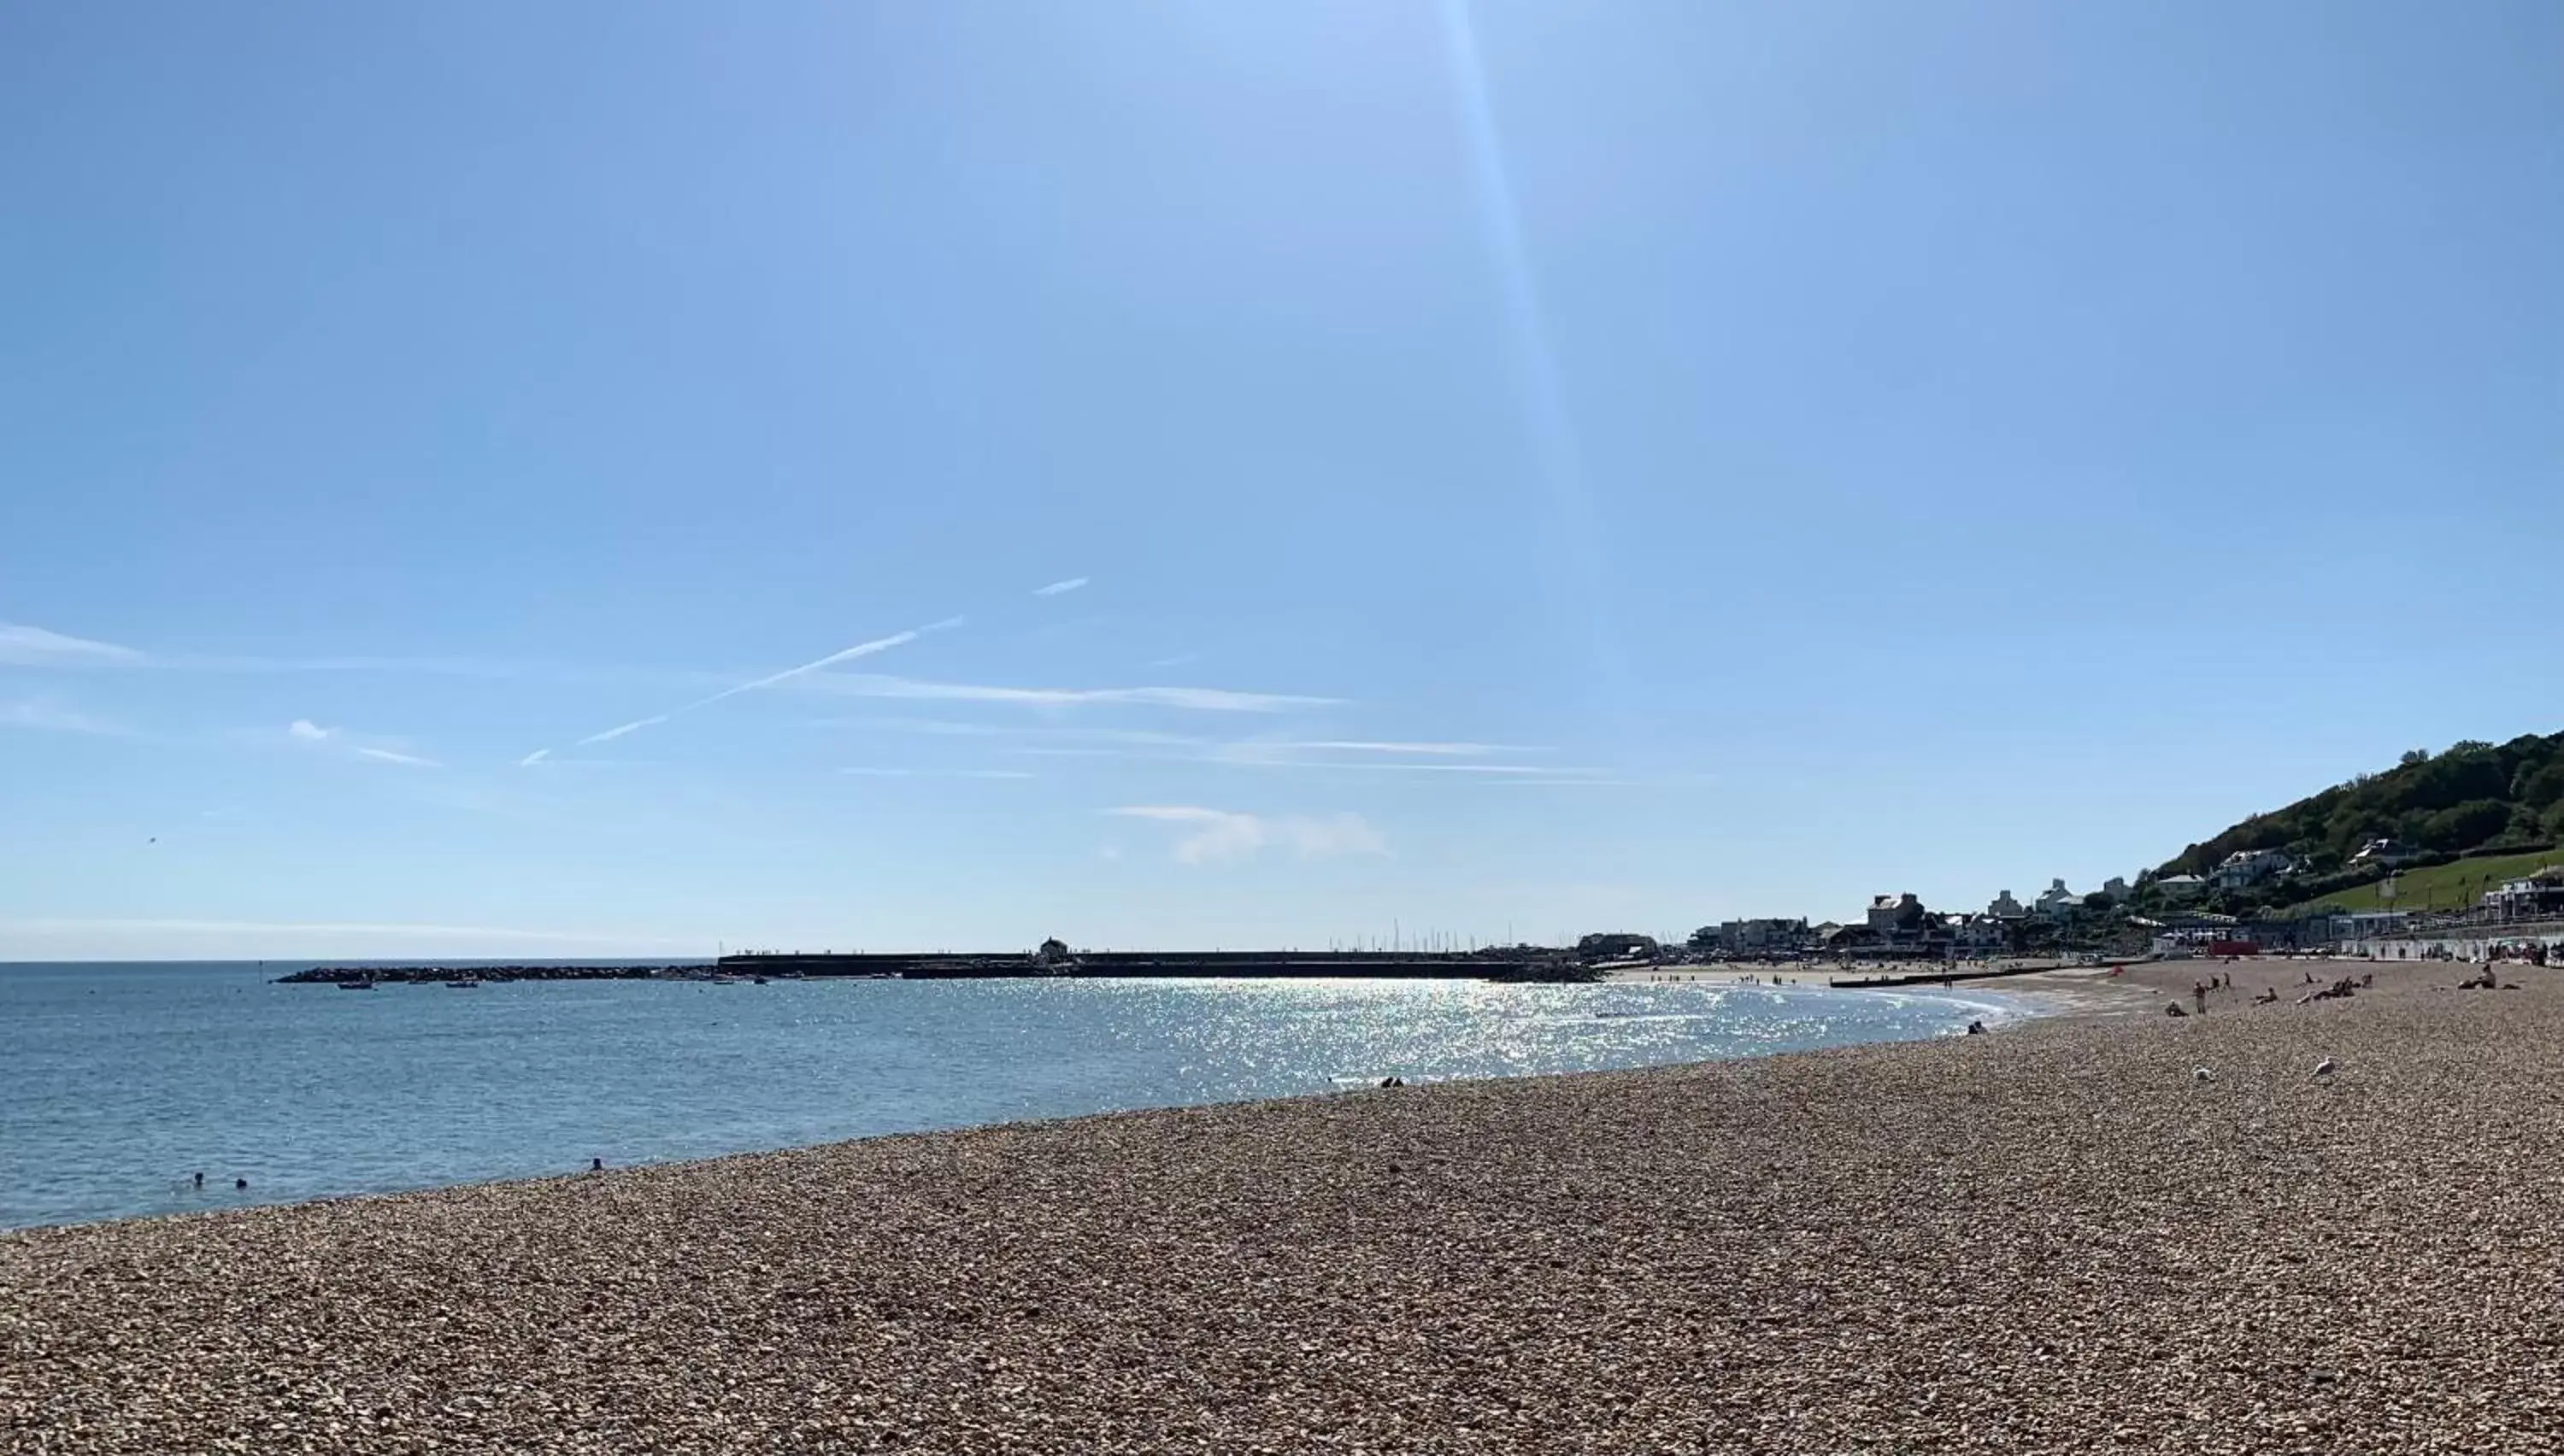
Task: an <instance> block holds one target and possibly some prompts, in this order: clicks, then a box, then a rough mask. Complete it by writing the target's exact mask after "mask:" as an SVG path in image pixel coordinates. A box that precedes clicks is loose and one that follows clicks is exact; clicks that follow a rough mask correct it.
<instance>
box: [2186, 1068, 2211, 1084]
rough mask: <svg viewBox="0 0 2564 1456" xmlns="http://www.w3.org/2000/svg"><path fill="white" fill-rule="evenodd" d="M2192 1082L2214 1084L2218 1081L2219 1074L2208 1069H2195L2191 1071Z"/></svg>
mask: <svg viewBox="0 0 2564 1456" xmlns="http://www.w3.org/2000/svg"><path fill="white" fill-rule="evenodd" d="M2190 1080H2191V1081H2193V1082H2214V1081H2216V1080H2217V1074H2216V1073H2214V1072H2211V1071H2209V1070H2208V1069H2207V1068H2206V1067H2193V1068H2191V1069H2190Z"/></svg>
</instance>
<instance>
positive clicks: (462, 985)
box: [445, 980, 481, 991]
mask: <svg viewBox="0 0 2564 1456" xmlns="http://www.w3.org/2000/svg"><path fill="white" fill-rule="evenodd" d="M445 984H446V986H447V988H448V989H451V990H457V991H468V990H471V989H473V988H474V987H476V986H478V985H480V984H481V982H479V981H477V980H450V981H447V982H446V983H445Z"/></svg>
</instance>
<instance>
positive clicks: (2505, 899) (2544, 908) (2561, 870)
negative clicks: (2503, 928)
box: [2483, 865, 2564, 919]
mask: <svg viewBox="0 0 2564 1456" xmlns="http://www.w3.org/2000/svg"><path fill="white" fill-rule="evenodd" d="M2483 907H2484V909H2486V910H2488V911H2491V912H2493V913H2494V914H2496V915H2499V916H2502V917H2505V918H2508V919H2527V918H2532V917H2543V916H2549V915H2557V916H2564V865H2549V866H2547V867H2546V868H2545V869H2542V870H2540V871H2538V872H2537V873H2536V874H2534V875H2530V876H2528V877H2527V878H2525V879H2520V880H2505V881H2503V882H2502V884H2501V888H2499V889H2497V890H2487V891H2485V892H2484V897H2483Z"/></svg>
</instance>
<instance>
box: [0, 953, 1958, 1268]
mask: <svg viewBox="0 0 2564 1456" xmlns="http://www.w3.org/2000/svg"><path fill="white" fill-rule="evenodd" d="M306 963H308V962H293V963H288V962H278V961H270V962H267V963H266V964H265V965H264V966H259V965H251V964H245V963H236V962H235V963H186V964H181V963H161V964H148V965H104V964H83V965H44V964H19V965H0V1227H12V1226H25V1225H30V1224H49V1223H69V1222H77V1221H82V1220H87V1219H101V1218H122V1217H130V1216H134V1215H139V1214H151V1213H165V1212H173V1211H181V1210H186V1209H195V1208H207V1207H220V1206H225V1205H228V1204H232V1203H236V1202H249V1201H258V1202H277V1201H285V1200H290V1199H297V1198H313V1197H323V1196H330V1195H336V1194H345V1193H361V1192H379V1191H388V1190H392V1189H400V1188H415V1187H424V1186H431V1185H437V1184H445V1183H456V1182H470V1181H477V1180H481V1179H486V1178H502V1177H520V1176H528V1175H536V1174H547V1173H562V1172H571V1171H576V1170H579V1169H583V1168H585V1167H586V1166H587V1164H588V1159H589V1158H590V1157H602V1158H604V1159H605V1160H606V1161H607V1162H608V1163H609V1164H625V1163H634V1162H645V1161H657V1160H663V1159H671V1158H686V1157H705V1156H710V1155H713V1154H717V1153H724V1152H739V1151H746V1150H749V1149H755V1148H769V1147H783V1146H790V1145H794V1144H809V1143H821V1142H828V1141H833V1140H836V1139H843V1138H859V1137H865V1136H869V1135H873V1134H881V1133H897V1132H913V1131H918V1130H923V1129H931V1128H954V1127H964V1126H968V1125H972V1124H980V1123H994V1122H1005V1121H1012V1120H1016V1119H1023V1118H1053V1117H1065V1116H1072V1115H1075V1114H1081V1113H1095V1112H1105V1111H1110V1110H1115V1109H1123V1108H1141V1107H1166V1106H1175V1105H1183V1104H1197V1103H1211V1102H1224V1101H1231V1100H1236V1099H1244V1098H1260V1097H1284V1096H1293V1095H1303V1094H1320V1093H1328V1092H1332V1091H1337V1090H1341V1089H1344V1088H1347V1087H1352V1086H1359V1085H1364V1084H1368V1083H1375V1082H1377V1081H1378V1080H1379V1079H1381V1078H1383V1077H1387V1076H1392V1075H1393V1076H1398V1077H1403V1078H1405V1079H1406V1080H1407V1081H1408V1082H1409V1083H1418V1082H1427V1081H1434V1080H1438V1079H1443V1078H1453V1077H1510V1076H1521V1075H1526V1074H1531V1073H1541V1072H1572V1071H1586V1070H1593V1069H1599V1068H1608V1067H1634V1066H1643V1065H1650V1064H1656V1063H1665V1062H1688V1061H1702V1060H1708V1059H1713V1058H1720V1057H1735V1056H1745V1055H1751V1054H1755V1053H1762V1052H1779V1051H1791V1050H1797V1049H1801V1048H1808V1047H1818V1046H1828V1045H1834V1044H1838V1043H1845V1042H1863V1041H1890V1040H1902V1039H1912V1038H1922V1037H1930V1036H1938V1035H1950V1034H1955V1033H1957V1032H1958V1031H1960V1030H1962V1029H1963V1028H1964V1027H1965V1026H1966V1024H1967V1022H1968V1021H1969V1020H1970V1019H1972V1018H1975V1017H1980V1016H1985V1017H1991V1016H1993V1015H1995V1014H1997V1008H1996V1007H1995V1006H1993V1005H1990V1004H1988V1003H1986V1002H1974V1001H1968V1000H1964V999H1960V998H1958V997H1952V996H1947V995H1923V994H1891V993H1881V992H1870V991H1828V990H1824V989H1821V988H1820V987H1817V986H1815V985H1788V986H1762V985H1757V986H1728V985H1711V984H1705V983H1653V982H1636V983H1630V982H1623V983H1618V984H1608V985H1592V986H1550V985H1536V986H1510V985H1494V984H1487V983H1482V982H1473V981H1392V980H1322V981H1313V980H1210V979H1203V980H1049V981H1043V980H980V981H970V980H948V981H899V980H810V981H787V980H778V981H774V982H771V983H770V984H766V985H757V984H754V983H752V982H743V983H740V984H736V985H721V984H713V983H709V982H703V981H682V980H670V981H578V982H529V983H514V984H508V983H498V982H492V983H488V984H485V985H482V986H480V987H478V988H476V989H471V990H457V989H451V988H448V987H445V986H442V985H439V984H436V983H433V982H431V983H428V984H426V985H418V986H411V985H395V984H388V983H387V984H385V985H383V986H381V987H379V988H378V989H375V990H372V991H366V992H358V993H350V992H345V991H340V990H336V989H333V988H332V987H330V986H326V985H290V986H288V985H274V984H271V983H270V982H271V979H272V978H273V977H274V976H277V975H279V974H282V973H284V972H286V971H290V970H296V969H300V968H302V965H303V964H306ZM1808 979H1809V980H1811V981H1813V980H1814V979H1815V977H1813V976H1811V977H1809V978H1808ZM199 1171H201V1172H203V1173H204V1175H205V1186H204V1188H203V1189H201V1190H199V1189H197V1188H196V1187H195V1186H194V1184H193V1180H192V1175H193V1174H194V1173H196V1172H199ZM235 1178H247V1179H248V1180H249V1187H248V1189H247V1191H245V1192H236V1191H234V1189H233V1186H232V1183H233V1180H234V1179H235Z"/></svg>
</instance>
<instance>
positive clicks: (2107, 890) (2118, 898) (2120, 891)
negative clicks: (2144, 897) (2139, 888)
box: [2101, 875, 2136, 905]
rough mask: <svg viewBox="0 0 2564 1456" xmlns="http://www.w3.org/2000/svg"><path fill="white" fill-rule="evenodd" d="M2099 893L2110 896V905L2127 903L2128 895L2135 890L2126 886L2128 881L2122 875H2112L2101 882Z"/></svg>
mask: <svg viewBox="0 0 2564 1456" xmlns="http://www.w3.org/2000/svg"><path fill="white" fill-rule="evenodd" d="M2101 893H2102V894H2104V895H2106V896H2108V897H2110V903H2111V904H2112V905H2125V904H2127V903H2128V897H2129V896H2131V895H2133V894H2135V893H2136V892H2135V891H2133V890H2130V889H2129V888H2128V882H2127V880H2126V879H2125V878H2124V877H2122V876H2118V875H2112V876H2111V877H2110V878H2109V879H2107V880H2104V881H2102V882H2101Z"/></svg>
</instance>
